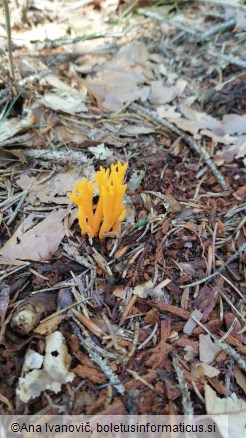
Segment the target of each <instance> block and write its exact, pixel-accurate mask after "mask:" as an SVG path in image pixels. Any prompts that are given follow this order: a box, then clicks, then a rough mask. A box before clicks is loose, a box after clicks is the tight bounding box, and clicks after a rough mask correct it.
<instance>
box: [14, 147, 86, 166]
mask: <svg viewBox="0 0 246 438" xmlns="http://www.w3.org/2000/svg"><path fill="white" fill-rule="evenodd" d="M23 153H24V155H25V157H26V158H28V159H34V158H40V159H42V160H51V161H56V162H57V161H58V162H59V163H63V164H69V163H73V164H77V165H78V166H79V165H81V164H85V163H87V164H88V162H89V160H88V157H86V156H85V155H84V154H82V153H81V152H78V151H74V150H64V149H63V150H61V149H59V150H53V149H43V150H42V149H26V150H23Z"/></svg>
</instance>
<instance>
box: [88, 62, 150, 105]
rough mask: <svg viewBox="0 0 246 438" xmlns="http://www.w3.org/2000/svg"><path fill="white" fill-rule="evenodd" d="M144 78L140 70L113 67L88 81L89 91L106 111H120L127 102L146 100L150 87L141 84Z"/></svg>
mask: <svg viewBox="0 0 246 438" xmlns="http://www.w3.org/2000/svg"><path fill="white" fill-rule="evenodd" d="M143 81H144V79H143V77H142V75H141V74H140V73H138V72H135V71H134V70H132V71H122V69H120V70H116V69H111V70H107V71H101V72H100V73H98V74H97V75H96V76H95V78H94V79H90V80H88V81H86V85H87V87H88V92H90V94H92V95H93V96H94V98H95V99H96V101H97V105H98V106H99V108H102V109H104V110H106V111H110V112H113V111H118V110H120V109H122V108H123V106H124V105H125V104H126V103H131V102H133V101H134V100H138V99H141V100H142V101H143V102H145V101H146V99H147V98H148V95H149V87H148V86H142V87H141V88H140V86H139V84H140V83H143Z"/></svg>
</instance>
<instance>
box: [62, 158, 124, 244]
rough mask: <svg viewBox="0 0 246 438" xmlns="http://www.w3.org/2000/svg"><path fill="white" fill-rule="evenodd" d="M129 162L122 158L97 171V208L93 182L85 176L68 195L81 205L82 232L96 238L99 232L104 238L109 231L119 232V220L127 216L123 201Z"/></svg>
mask: <svg viewBox="0 0 246 438" xmlns="http://www.w3.org/2000/svg"><path fill="white" fill-rule="evenodd" d="M127 166H128V164H127V163H125V164H124V165H122V164H121V163H120V162H119V161H118V163H117V164H112V165H111V168H110V169H107V170H106V169H104V168H103V167H102V166H101V167H100V170H99V171H98V172H96V175H95V179H96V182H97V186H98V191H99V200H98V203H97V205H96V207H95V208H94V206H93V195H94V184H93V182H92V181H89V182H88V181H86V179H85V178H84V177H83V178H82V180H81V182H79V183H77V184H76V185H75V187H74V189H73V191H72V193H71V195H70V196H69V198H70V200H71V201H73V202H74V203H75V204H77V206H78V210H79V211H78V219H79V225H80V228H81V231H82V234H88V236H89V237H94V236H97V235H98V234H99V238H100V239H103V238H104V236H105V234H106V233H108V232H109V231H111V230H113V231H118V230H119V225H120V222H121V221H123V219H124V218H125V215H126V210H125V209H124V207H123V200H124V196H125V192H126V184H123V180H124V177H125V172H126V169H127Z"/></svg>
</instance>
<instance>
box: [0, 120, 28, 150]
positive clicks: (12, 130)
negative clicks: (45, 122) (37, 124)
mask: <svg viewBox="0 0 246 438" xmlns="http://www.w3.org/2000/svg"><path fill="white" fill-rule="evenodd" d="M34 119H35V118H34V114H33V113H32V112H29V113H28V115H27V116H26V117H25V118H24V119H22V120H19V119H17V118H12V119H10V120H5V121H1V123H0V143H1V142H3V141H5V140H7V139H8V138H11V137H13V136H14V135H15V134H17V133H18V132H22V131H25V130H26V129H27V128H29V127H30V125H33V124H34V121H35V120H34Z"/></svg>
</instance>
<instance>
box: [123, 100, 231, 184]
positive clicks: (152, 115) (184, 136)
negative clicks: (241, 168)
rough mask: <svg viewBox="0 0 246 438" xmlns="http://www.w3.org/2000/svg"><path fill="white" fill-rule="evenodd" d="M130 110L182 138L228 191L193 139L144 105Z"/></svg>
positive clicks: (135, 106)
mask: <svg viewBox="0 0 246 438" xmlns="http://www.w3.org/2000/svg"><path fill="white" fill-rule="evenodd" d="M130 108H131V109H132V110H133V111H135V112H137V113H140V114H141V113H142V114H145V115H147V116H148V117H150V118H151V119H152V120H154V121H155V122H157V123H158V124H160V125H162V126H164V127H165V128H168V129H170V131H172V132H174V133H175V134H177V135H178V136H181V137H182V139H183V140H184V141H185V143H186V144H187V145H188V146H189V148H190V149H191V150H193V151H194V152H196V153H197V154H198V155H200V156H201V157H202V158H203V160H204V161H205V163H206V165H207V166H208V167H209V168H210V170H211V172H212V173H213V174H214V176H215V177H216V179H217V181H218V182H219V184H220V185H221V187H222V188H223V189H224V190H227V184H226V182H225V180H224V177H223V175H221V173H220V172H219V170H218V169H217V167H216V165H215V164H214V163H213V161H212V160H211V158H209V157H208V156H207V154H206V152H205V151H203V150H202V149H201V148H199V146H198V145H197V143H196V142H195V141H194V140H193V138H192V137H190V136H189V135H187V134H183V132H182V131H181V130H180V129H179V128H177V127H176V126H175V125H173V124H172V123H170V122H168V121H167V120H165V119H161V118H160V117H159V116H158V115H157V114H156V113H154V112H153V111H150V110H148V109H147V108H145V107H144V106H142V105H139V104H136V103H131V105H130Z"/></svg>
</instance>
